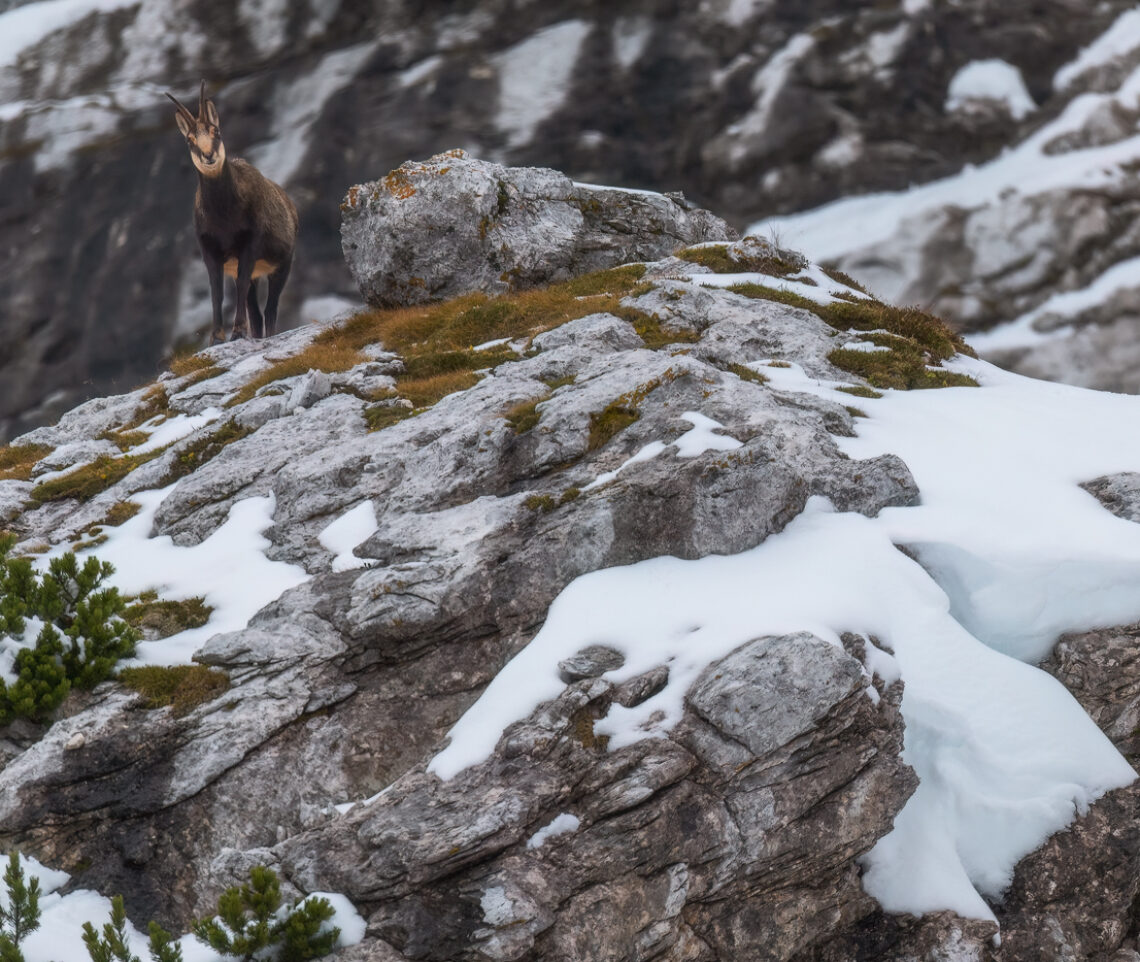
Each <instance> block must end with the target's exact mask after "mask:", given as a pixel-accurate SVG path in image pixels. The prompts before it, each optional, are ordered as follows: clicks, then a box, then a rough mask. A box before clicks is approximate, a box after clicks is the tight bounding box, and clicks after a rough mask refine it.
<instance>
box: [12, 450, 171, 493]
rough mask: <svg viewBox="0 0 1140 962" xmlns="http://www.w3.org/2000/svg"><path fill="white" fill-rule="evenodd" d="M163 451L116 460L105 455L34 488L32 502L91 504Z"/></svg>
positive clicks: (126, 456) (129, 455)
mask: <svg viewBox="0 0 1140 962" xmlns="http://www.w3.org/2000/svg"><path fill="white" fill-rule="evenodd" d="M160 453H161V452H160V451H151V452H148V453H147V454H143V455H131V454H125V455H122V456H121V457H117V458H113V457H111V456H110V455H107V454H101V455H99V457H97V458H96V459H95V460H94V461H92V462H91V463H90V464H85V465H83V466H82V467H79V468H76V469H75V470H73V471H68V472H67V473H66V474H62V475H60V476H59V477H57V478H52V479H51V480H50V481H42V482H40V483H39V484H37V485H36V486H35V487H34V488H32V500H33V501H36V502H38V503H40V504H47V503H49V502H52V501H66V500H68V499H70V498H74V499H76V500H78V501H90V500H91V499H92V498H93V497H95V495H97V494H101V493H102V492H104V491H106V490H107V489H108V488H110V487H111V486H113V485H115V484H118V483H119V482H120V481H122V480H123V478H125V477H126V476H127V475H128V474H130V473H131V472H132V471H133V470H134V469H135V468H137V467H138V466H139V465H141V464H146V462H147V461H150V460H152V459H153V458H156V457H158V455H159V454H160Z"/></svg>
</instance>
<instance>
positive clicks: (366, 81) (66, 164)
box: [0, 0, 1129, 440]
mask: <svg viewBox="0 0 1140 962" xmlns="http://www.w3.org/2000/svg"><path fill="white" fill-rule="evenodd" d="M9 6H10V5H9V4H4V5H3V9H5V11H6V12H5V14H4V16H5V17H16V16H23V15H24V13H25V12H26V11H33V12H34V13H35V14H36V15H37V16H38V15H39V14H40V13H42V10H33V8H32V7H31V5H24V4H14V5H11V9H8V8H9ZM1128 6H1129V4H1127V3H1125V2H1124V0H1109V2H1106V3H1100V4H1097V5H1096V6H1095V8H1092V9H1090V8H1088V5H1087V4H1074V3H1072V2H1067V0H1057V2H1052V3H1049V4H1046V5H1044V6H1041V5H1030V4H1027V3H1024V2H1014V3H1010V2H1000V3H999V2H997V0H970V2H968V3H960V4H924V3H903V4H896V5H894V6H890V5H887V6H883V5H876V6H872V7H866V6H856V7H852V6H851V5H848V4H842V3H834V2H813V3H809V4H803V3H792V4H789V3H777V4H770V3H749V2H735V0H734V2H729V0H715V2H712V3H708V4H703V5H699V6H695V7H692V8H689V7H685V8H677V9H673V8H669V9H663V8H661V7H660V6H659V5H656V4H653V3H648V2H636V3H627V4H625V5H623V6H622V8H621V10H620V11H619V10H616V9H610V8H608V7H599V8H597V9H589V10H583V9H582V7H581V5H580V4H572V3H567V2H550V3H545V4H537V5H536V4H526V5H523V6H522V7H520V6H519V5H518V4H514V3H504V2H491V3H482V4H480V5H479V6H478V8H477V9H476V8H472V9H471V10H461V11H457V10H456V9H455V7H454V5H453V4H448V3H441V2H429V3H420V4H415V5H414V6H413V5H410V4H407V3H400V2H387V3H384V4H381V5H378V6H377V5H373V4H359V3H340V4H337V5H336V6H335V7H333V6H320V7H319V9H318V7H317V6H314V5H312V4H310V3H308V2H302V0H283V2H279V3H275V4H271V5H266V4H264V3H258V2H254V0H242V2H239V3H237V4H236V5H235V6H234V7H233V9H232V10H231V9H227V10H226V12H225V15H219V14H217V12H216V11H215V10H214V8H213V7H212V6H211V5H209V4H201V3H192V2H189V0H176V2H167V0H140V2H126V0H124V2H123V3H121V4H113V3H101V4H98V5H95V4H92V5H91V6H90V8H87V7H86V6H85V5H80V7H79V8H70V9H72V14H71V16H70V19H69V20H68V21H67V22H59V21H54V22H53V21H50V20H42V21H40V23H41V26H40V27H38V28H36V29H31V30H26V29H25V28H26V27H27V22H26V21H24V22H23V26H21V27H20V28H19V29H17V26H16V24H15V22H14V21H11V20H9V21H8V22H7V23H5V24H4V25H3V26H0V34H2V35H3V36H5V37H6V38H12V39H11V40H10V41H9V44H10V46H9V45H6V46H5V48H4V50H5V52H4V54H3V55H2V56H3V62H0V105H2V106H0V194H2V195H3V196H4V197H5V198H6V203H5V217H4V218H3V222H2V223H0V250H3V251H4V254H5V268H6V269H5V271H4V272H3V275H2V276H0V319H2V320H0V337H2V339H3V342H4V344H5V345H6V346H7V347H8V350H7V351H5V352H4V353H3V355H2V360H0V383H3V385H4V390H3V391H0V440H3V439H5V438H7V437H11V436H13V435H14V434H17V433H20V432H21V431H23V430H27V429H28V428H29V427H32V426H34V425H35V424H40V423H46V422H48V421H50V420H51V419H53V418H54V417H58V416H59V415H60V414H61V413H63V412H64V411H66V410H67V409H69V408H70V407H72V406H74V405H75V404H76V403H77V402H78V401H81V400H83V399H84V398H86V397H90V396H96V395H100V394H105V393H107V392H111V391H121V390H123V389H124V387H125V386H129V385H132V384H135V383H139V382H141V381H144V380H146V379H148V378H150V377H152V376H153V374H154V372H155V370H156V366H157V364H158V362H159V361H160V359H161V358H163V357H164V356H168V354H169V352H170V350H171V348H172V346H173V345H175V344H194V345H198V344H201V343H204V340H205V337H204V332H205V331H206V330H207V329H208V325H209V317H210V311H209V293H208V286H207V283H206V276H205V271H204V270H203V269H202V267H201V264H200V262H199V260H198V257H197V251H196V245H195V242H194V238H193V237H192V234H191V230H190V208H191V198H192V196H193V190H194V172H193V168H192V167H191V165H190V163H189V161H188V157H187V156H186V151H185V148H184V146H183V144H182V141H181V139H180V138H179V137H178V135H177V131H176V130H175V128H174V125H173V123H172V118H171V108H170V105H169V102H168V101H166V100H165V98H164V97H163V96H162V92H163V91H164V90H165V89H173V92H174V93H175V94H176V95H179V96H183V95H185V94H187V93H188V92H190V91H192V90H196V89H197V83H198V80H199V78H200V77H202V76H205V77H206V78H207V79H208V80H209V82H210V85H211V89H212V90H213V91H214V92H215V94H216V99H217V101H218V104H219V108H220V110H221V113H222V118H223V123H224V125H225V134H226V143H227V147H228V148H229V150H230V152H231V155H239V156H244V157H246V158H247V159H249V160H251V161H253V162H254V163H255V164H257V165H258V166H259V167H261V169H262V170H263V171H264V172H265V173H266V174H267V175H268V176H270V177H271V178H273V179H275V180H277V181H279V182H281V183H283V184H284V185H285V186H286V187H287V188H288V189H289V191H290V193H291V195H292V196H293V198H294V200H295V201H296V202H297V205H298V207H299V209H300V213H301V223H302V229H301V236H300V241H299V250H298V256H297V259H296V263H295V267H294V270H293V275H292V277H291V280H290V283H289V287H288V288H287V290H286V292H285V298H284V302H283V305H282V316H281V323H282V324H283V325H286V326H290V325H295V324H301V323H304V322H306V321H307V320H310V319H312V318H314V317H318V316H329V315H330V314H333V313H336V312H337V311H338V310H340V309H341V308H342V307H343V306H344V305H345V303H346V302H354V301H355V298H356V293H355V289H354V287H353V284H352V281H351V278H350V277H349V274H348V272H347V271H345V269H344V266H343V262H342V260H341V253H340V239H339V235H338V227H339V217H338V214H337V211H336V204H335V200H333V198H338V197H340V196H342V195H343V192H344V189H345V186H346V185H348V184H354V183H360V182H362V181H364V180H367V179H369V178H372V177H375V176H376V174H377V172H380V171H386V170H391V169H393V168H396V167H397V166H398V165H399V164H401V163H402V162H403V161H404V160H405V159H406V158H408V157H423V156H428V155H430V154H431V153H433V152H435V151H438V150H440V149H444V148H447V147H452V146H461V147H465V148H467V149H469V150H471V151H472V152H473V153H477V154H479V155H481V156H487V157H490V158H492V159H494V160H497V161H501V162H506V163H511V164H535V165H540V166H554V167H557V168H558V169H560V170H566V171H569V172H570V173H571V174H572V176H573V177H575V178H576V179H579V180H588V181H592V182H597V183H606V184H620V185H623V186H629V187H649V188H656V189H661V190H674V189H678V188H679V189H681V190H683V191H684V192H685V194H686V195H687V196H689V197H691V198H693V199H694V200H695V201H696V202H697V203H699V204H701V205H703V206H706V207H709V208H710V209H712V210H714V211H718V212H719V213H721V214H722V215H723V216H726V217H727V218H728V219H729V220H731V222H732V223H733V225H734V226H735V227H737V228H740V227H743V226H744V225H746V224H747V223H749V222H751V221H753V220H756V219H757V218H762V217H767V216H770V215H773V214H777V213H787V212H791V211H794V210H802V209H804V208H807V207H811V206H814V205H817V204H821V203H824V202H826V201H829V200H833V199H835V198H837V197H840V196H844V195H847V194H854V193H861V192H866V191H873V190H890V189H901V188H903V187H906V186H907V185H909V184H911V183H919V182H925V181H928V180H930V179H932V178H936V177H940V176H945V175H947V174H950V173H952V172H954V171H956V170H958V169H959V168H960V167H961V165H962V164H963V163H965V162H980V161H984V160H986V159H988V158H990V157H992V156H995V155H996V154H997V153H998V152H999V151H1000V150H1001V148H1002V147H1003V146H1005V145H1008V144H1010V143H1013V142H1015V141H1016V140H1017V139H1018V138H1019V137H1020V136H1022V134H1023V133H1024V132H1025V131H1026V130H1028V129H1031V128H1033V127H1034V126H1035V125H1036V124H1037V123H1039V117H1040V115H1039V114H1029V115H1028V116H1025V117H1022V118H1021V119H1019V120H1015V119H1013V118H1011V116H1010V115H1009V112H1008V111H1007V110H1004V109H1003V108H1002V105H1001V104H1000V103H996V104H986V103H979V102H973V103H971V104H969V105H967V106H968V109H967V108H966V107H964V108H963V109H955V110H952V111H950V112H949V113H948V112H947V111H946V110H945V104H946V100H947V91H948V89H949V86H950V84H951V81H952V80H953V78H954V76H955V74H956V73H957V71H958V70H959V68H961V67H962V66H964V65H965V64H967V63H970V62H971V61H976V60H984V59H987V58H995V57H996V58H1001V59H1003V60H1005V61H1008V62H1009V63H1011V64H1013V65H1015V66H1016V67H1018V68H1020V70H1021V72H1022V74H1023V76H1024V78H1025V83H1026V86H1027V88H1028V94H1029V95H1030V96H1031V97H1032V98H1033V100H1034V101H1036V102H1037V103H1038V104H1040V105H1041V112H1042V114H1044V115H1046V116H1049V115H1052V114H1053V113H1055V112H1056V106H1055V104H1054V101H1055V100H1056V99H1057V95H1056V93H1055V92H1054V91H1053V90H1052V74H1053V72H1054V71H1055V70H1056V69H1057V68H1058V67H1060V66H1062V65H1063V64H1064V63H1066V62H1067V61H1069V60H1070V59H1072V57H1073V56H1074V55H1075V53H1076V52H1077V51H1078V50H1079V49H1080V47H1081V46H1082V45H1084V44H1087V43H1089V42H1090V41H1091V40H1092V39H1093V38H1094V37H1095V36H1097V34H1098V33H1099V32H1100V31H1102V30H1103V29H1104V28H1105V27H1107V26H1108V24H1109V23H1111V21H1112V19H1113V17H1114V16H1115V14H1116V13H1118V12H1120V11H1121V10H1124V9H1125V8H1127V7H1128ZM49 28H52V29H49ZM21 38H22V39H21ZM18 40H19V42H17V41H18ZM60 64H66V65H67V66H66V68H61V67H60V66H59V65H60ZM1062 99H1063V98H1062ZM1106 122H1109V123H1112V122H1114V121H1112V118H1108V121H1106ZM1093 206H1094V207H1095V206H1097V205H1096V203H1095V202H1094V203H1093ZM1113 210H1114V216H1117V215H1119V216H1122V217H1127V209H1126V207H1125V206H1119V205H1115V206H1114V208H1113ZM1063 233H1066V234H1068V233H1070V232H1069V231H1068V229H1067V228H1066V229H1065V230H1064V231H1063ZM809 253H810V252H809ZM817 259H818V258H817ZM883 293H884V295H886V296H889V292H886V291H884V292H883ZM924 303H926V302H925V301H924Z"/></svg>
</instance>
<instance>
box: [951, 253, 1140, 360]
mask: <svg viewBox="0 0 1140 962" xmlns="http://www.w3.org/2000/svg"><path fill="white" fill-rule="evenodd" d="M1121 291H1140V257H1132V258H1129V259H1128V260H1126V261H1120V262H1119V263H1117V264H1113V265H1112V267H1110V268H1109V269H1108V270H1106V271H1105V272H1104V273H1103V274H1101V275H1100V276H1099V277H1097V278H1096V279H1095V280H1094V281H1093V282H1092V283H1091V284H1088V285H1087V286H1085V287H1082V288H1079V289H1077V290H1074V291H1061V292H1059V293H1056V294H1052V295H1050V296H1049V298H1048V299H1046V300H1045V301H1044V302H1043V303H1041V304H1039V305H1038V306H1037V307H1035V308H1033V310H1031V311H1028V312H1026V313H1025V314H1022V315H1021V317H1018V318H1016V319H1015V320H1013V321H1010V322H1009V323H1008V324H1002V325H1000V326H998V327H995V328H993V329H992V330H989V331H983V332H982V333H979V334H971V335H970V336H969V339H970V343H971V344H972V345H973V347H974V348H975V349H976V350H978V351H979V352H980V353H982V354H986V353H988V352H991V351H998V350H1006V349H1012V348H1020V347H1032V346H1034V345H1037V344H1044V343H1046V342H1048V341H1052V340H1056V339H1058V338H1060V337H1065V336H1067V335H1068V334H1070V333H1072V330H1073V329H1072V327H1071V326H1068V325H1064V326H1061V327H1058V328H1055V329H1054V330H1051V331H1041V330H1039V329H1038V328H1037V322H1038V321H1039V320H1041V319H1043V318H1051V319H1060V318H1068V319H1073V320H1076V319H1078V318H1080V316H1081V314H1083V313H1084V312H1085V311H1088V310H1092V309H1094V308H1096V307H1099V306H1100V305H1102V304H1104V303H1105V302H1106V301H1108V300H1109V299H1111V298H1112V297H1114V296H1115V295H1117V294H1119V293H1120V292H1121Z"/></svg>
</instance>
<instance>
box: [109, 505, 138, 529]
mask: <svg viewBox="0 0 1140 962" xmlns="http://www.w3.org/2000/svg"><path fill="white" fill-rule="evenodd" d="M141 510H142V505H141V504H139V503H138V502H137V501H116V502H115V503H114V504H113V505H111V507H110V508H108V509H107V513H106V514H105V515H104V516H103V520H102V522H101V524H105V525H108V526H109V527H112V528H117V527H118V526H119V525H121V524H123V523H124V522H125V521H130V520H131V518H133V517H134V516H135V515H136V514H138V513H139V512H140V511H141Z"/></svg>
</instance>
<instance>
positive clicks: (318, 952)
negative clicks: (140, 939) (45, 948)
mask: <svg viewBox="0 0 1140 962" xmlns="http://www.w3.org/2000/svg"><path fill="white" fill-rule="evenodd" d="M3 880H4V885H5V889H6V892H5V894H6V896H7V899H6V900H5V901H6V904H5V902H4V901H0V962H24V954H23V950H22V949H21V948H20V943H21V942H22V941H23V940H24V938H25V937H26V936H28V935H30V934H31V933H32V932H35V931H36V930H37V929H39V928H40V915H41V911H40V904H39V900H40V894H41V891H40V882H39V879H38V878H36V877H35V876H32V877H31V879H28V878H26V877H25V873H24V870H23V867H22V866H21V865H20V856H19V853H17V852H15V851H13V852H11V853H10V854H9V856H8V868H7V870H6V871H5V872H4V878H3ZM335 915H336V912H335V911H334V909H333V907H332V904H331V903H330V902H329V900H328V899H325V898H320V897H313V896H310V897H309V898H305V899H301V900H300V901H298V902H294V903H292V904H291V905H289V906H285V904H284V902H283V900H282V898H281V882H280V880H279V879H278V878H277V873H276V872H274V871H273V870H272V869H270V868H266V867H265V866H264V865H255V866H254V867H253V868H251V869H250V870H249V882H248V883H246V884H243V885H241V886H233V887H232V888H228V889H226V890H225V892H223V893H222V894H221V896H220V897H219V898H218V906H217V912H216V914H215V916H214V917H213V918H209V919H200V920H199V921H197V922H195V923H194V924H193V926H192V928H191V931H192V932H193V933H194V938H195V939H197V940H198V941H199V942H201V943H202V944H203V945H206V946H209V948H210V949H212V950H213V951H214V952H215V953H217V954H218V955H222V956H225V957H226V958H229V959H237V960H240V962H252V960H254V959H258V960H261V962H307V960H310V959H319V958H322V957H324V956H326V955H328V954H329V953H330V952H332V951H333V949H335V948H336V946H337V942H338V941H339V939H340V929H339V928H337V927H336V926H335V925H331V924H330V923H331V921H332V919H333V918H334V916H335ZM82 931H83V945H84V947H85V948H86V950H87V956H88V958H89V959H90V960H91V962H141V960H140V959H139V957H138V956H137V955H134V954H132V952H131V948H130V942H129V940H128V929H127V911H126V905H125V904H124V902H123V897H122V896H121V895H115V896H113V897H112V899H111V918H110V920H109V921H107V922H104V923H103V926H102V928H101V929H97V928H96V927H95V925H94V924H93V923H92V922H90V921H86V922H84V923H83V927H82ZM147 931H148V935H149V938H148V940H147V954H148V955H149V956H150V960H151V962H183V956H182V948H181V947H180V946H179V945H178V942H177V941H176V940H175V938H174V936H173V935H171V933H169V932H167V931H166V930H165V929H163V928H162V926H160V925H159V924H158V923H157V922H151V923H150V924H149V925H148V926H147Z"/></svg>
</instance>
